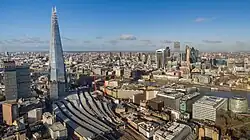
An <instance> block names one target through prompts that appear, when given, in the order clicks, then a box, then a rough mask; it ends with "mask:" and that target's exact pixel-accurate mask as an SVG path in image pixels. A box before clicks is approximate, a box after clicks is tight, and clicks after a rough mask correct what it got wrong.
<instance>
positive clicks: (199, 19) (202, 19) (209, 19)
mask: <svg viewBox="0 0 250 140" xmlns="http://www.w3.org/2000/svg"><path fill="white" fill-rule="evenodd" d="M215 19H216V18H214V17H213V18H204V17H198V18H196V19H195V20H194V22H198V23H199V22H206V21H212V20H215Z"/></svg>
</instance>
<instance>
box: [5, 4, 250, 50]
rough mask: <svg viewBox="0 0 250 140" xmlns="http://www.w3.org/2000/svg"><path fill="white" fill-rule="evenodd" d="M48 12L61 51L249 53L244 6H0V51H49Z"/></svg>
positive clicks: (249, 23) (249, 27)
mask: <svg viewBox="0 0 250 140" xmlns="http://www.w3.org/2000/svg"><path fill="white" fill-rule="evenodd" d="M52 6H56V8H57V14H58V20H59V26H60V33H61V38H62V43H63V49H64V50H65V51H153V50H155V49H159V48H162V47H166V46H170V47H172V46H173V43H172V42H174V41H180V42H181V49H184V47H185V45H187V44H188V45H190V46H193V47H195V48H197V49H200V50H201V51H250V14H249V13H250V8H249V7H250V1H249V0H227V1H226V0H208V1H204V0H202V1H201V0H0V19H1V20H0V51H46V50H49V40H50V20H51V10H52Z"/></svg>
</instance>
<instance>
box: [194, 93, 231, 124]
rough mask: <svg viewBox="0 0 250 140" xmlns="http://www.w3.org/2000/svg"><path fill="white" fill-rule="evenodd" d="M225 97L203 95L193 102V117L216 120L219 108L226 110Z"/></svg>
mask: <svg viewBox="0 0 250 140" xmlns="http://www.w3.org/2000/svg"><path fill="white" fill-rule="evenodd" d="M227 104H228V103H227V99H226V98H220V97H215V96H203V97H201V98H200V99H199V100H197V101H196V102H195V103H194V104H193V115H192V117H193V119H198V120H208V121H213V122H215V121H216V115H217V112H218V111H219V110H220V109H223V110H227V107H228V105H227Z"/></svg>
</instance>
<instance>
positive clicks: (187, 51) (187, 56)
mask: <svg viewBox="0 0 250 140" xmlns="http://www.w3.org/2000/svg"><path fill="white" fill-rule="evenodd" d="M186 61H187V65H188V66H190V47H189V46H188V45H187V46H186Z"/></svg>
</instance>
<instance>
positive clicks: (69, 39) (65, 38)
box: [62, 37, 74, 42]
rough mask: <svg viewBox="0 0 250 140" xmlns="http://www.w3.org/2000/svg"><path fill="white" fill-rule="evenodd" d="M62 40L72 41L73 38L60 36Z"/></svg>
mask: <svg viewBox="0 0 250 140" xmlns="http://www.w3.org/2000/svg"><path fill="white" fill-rule="evenodd" d="M62 40H63V41H66V42H72V41H73V40H74V39H71V38H68V37H62Z"/></svg>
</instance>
